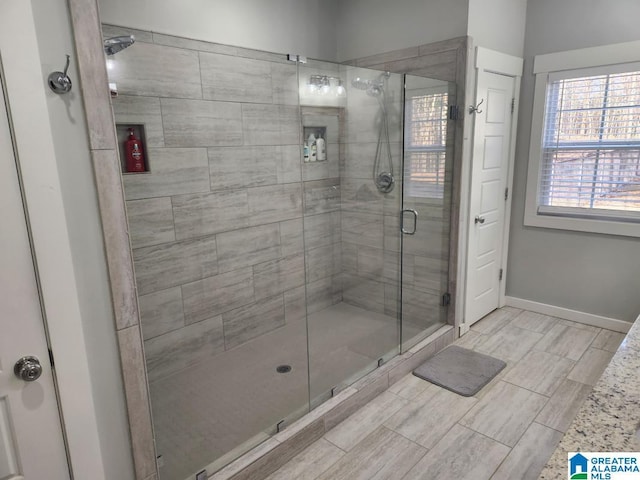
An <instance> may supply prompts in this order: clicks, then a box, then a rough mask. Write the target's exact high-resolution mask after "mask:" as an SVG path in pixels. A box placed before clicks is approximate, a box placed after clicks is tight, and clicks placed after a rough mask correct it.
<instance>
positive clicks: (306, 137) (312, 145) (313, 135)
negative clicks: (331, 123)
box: [302, 125, 336, 162]
mask: <svg viewBox="0 0 640 480" xmlns="http://www.w3.org/2000/svg"><path fill="white" fill-rule="evenodd" d="M302 135H303V141H304V152H305V153H304V159H303V160H304V161H305V162H326V161H327V159H328V154H327V145H328V144H329V141H330V139H328V138H327V127H326V125H324V126H313V125H309V126H306V125H305V126H304V127H303V129H302ZM319 138H322V139H323V140H324V155H320V154H319V151H318V150H319V149H318V139H319ZM331 141H333V142H336V139H332V140H331Z"/></svg>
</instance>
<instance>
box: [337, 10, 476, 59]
mask: <svg viewBox="0 0 640 480" xmlns="http://www.w3.org/2000/svg"><path fill="white" fill-rule="evenodd" d="M467 12H468V0H430V1H428V2H426V1H424V0H395V1H393V2H390V1H388V0H341V1H340V2H339V4H338V14H337V17H336V19H335V21H336V25H337V38H338V45H337V47H338V54H337V59H338V61H340V62H343V61H346V60H352V59H355V58H361V57H366V56H369V55H375V54H377V53H383V52H389V51H392V50H398V49H401V48H407V47H414V46H417V45H423V44H427V43H432V42H437V41H440V40H447V39H449V38H454V37H459V36H464V35H466V34H467Z"/></svg>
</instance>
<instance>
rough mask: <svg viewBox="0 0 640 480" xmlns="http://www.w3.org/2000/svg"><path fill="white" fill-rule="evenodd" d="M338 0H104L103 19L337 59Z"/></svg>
mask: <svg viewBox="0 0 640 480" xmlns="http://www.w3.org/2000/svg"><path fill="white" fill-rule="evenodd" d="M336 2H337V0H269V1H265V0H216V1H211V0H189V1H184V0H136V1H135V2H132V1H130V0H99V1H98V4H99V6H100V18H101V21H102V22H103V23H109V24H113V25H121V26H125V27H130V28H137V29H141V30H150V31H154V32H159V33H165V34H169V35H177V36H182V37H187V38H193V39H197V40H206V41H209V42H217V43H224V44H228V45H234V46H238V47H245V48H254V49H258V50H266V51H271V52H276V53H297V54H300V55H306V56H307V57H311V58H317V59H322V60H335V57H336V29H335V17H336Z"/></svg>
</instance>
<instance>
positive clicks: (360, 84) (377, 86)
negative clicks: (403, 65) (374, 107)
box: [351, 72, 390, 97]
mask: <svg viewBox="0 0 640 480" xmlns="http://www.w3.org/2000/svg"><path fill="white" fill-rule="evenodd" d="M389 76H390V73H389V72H383V73H381V74H380V75H378V77H377V78H376V79H375V80H370V79H368V78H362V77H355V78H354V79H353V80H351V85H352V86H353V87H354V88H357V89H358V90H364V91H365V92H367V95H369V96H370V97H377V96H379V95H381V94H383V93H384V79H385V78H388V77H389Z"/></svg>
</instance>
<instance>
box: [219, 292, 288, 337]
mask: <svg viewBox="0 0 640 480" xmlns="http://www.w3.org/2000/svg"><path fill="white" fill-rule="evenodd" d="M222 321H223V323H224V341H225V345H226V348H227V349H229V348H233V347H237V346H238V345H241V344H243V343H245V342H247V341H249V340H251V339H252V338H255V337H258V336H260V335H264V334H265V333H267V332H270V331H272V330H274V329H276V328H278V327H281V326H283V325H284V323H285V322H284V299H283V296H282V295H278V296H276V297H272V298H268V299H265V300H260V301H258V302H256V303H252V304H250V305H247V306H245V307H241V308H238V309H236V310H231V311H230V312H227V313H224V314H223V315H222Z"/></svg>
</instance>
